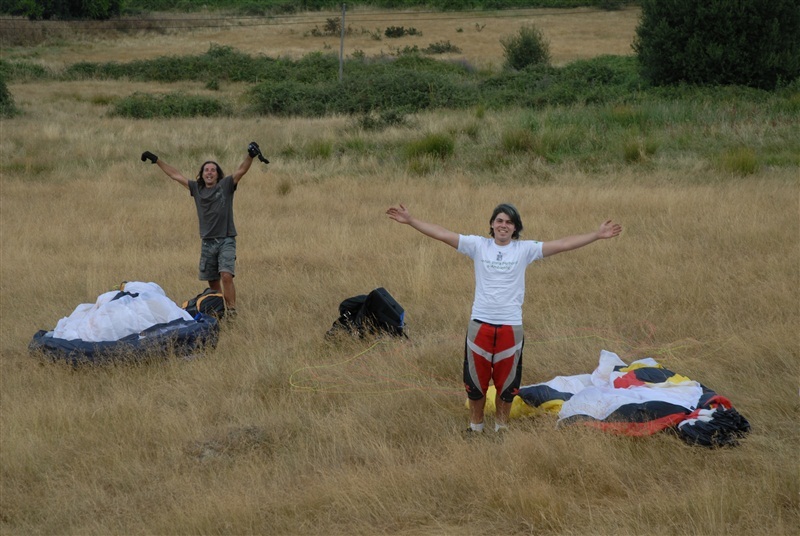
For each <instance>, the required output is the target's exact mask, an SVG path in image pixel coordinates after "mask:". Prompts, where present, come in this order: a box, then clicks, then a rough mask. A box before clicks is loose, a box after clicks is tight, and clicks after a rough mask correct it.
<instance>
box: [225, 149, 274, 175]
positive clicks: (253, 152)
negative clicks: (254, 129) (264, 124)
mask: <svg viewBox="0 0 800 536" xmlns="http://www.w3.org/2000/svg"><path fill="white" fill-rule="evenodd" d="M256 156H257V157H258V158H259V159H261V161H262V162H264V163H265V164H269V160H267V159H266V158H264V155H262V154H261V148H260V147H259V146H258V144H257V143H256V142H254V141H251V142H250V144H249V145H248V146H247V156H246V157H245V158H244V160H243V161H242V163H241V164H239V167H238V168H236V171H234V172H233V175H232V177H233V184H239V181H240V180H242V177H244V174H245V173H247V172H248V170H249V169H250V166H251V165H252V164H253V159H254V158H255V157H256Z"/></svg>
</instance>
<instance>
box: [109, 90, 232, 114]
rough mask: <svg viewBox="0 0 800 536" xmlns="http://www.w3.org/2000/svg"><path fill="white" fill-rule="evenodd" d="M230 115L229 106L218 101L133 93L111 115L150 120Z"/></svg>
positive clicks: (177, 95) (181, 95)
mask: <svg viewBox="0 0 800 536" xmlns="http://www.w3.org/2000/svg"><path fill="white" fill-rule="evenodd" d="M231 113H232V108H231V106H230V105H229V104H227V103H225V102H223V101H220V100H218V99H213V98H208V97H200V96H196V95H185V94H183V93H169V94H165V95H150V94H146V93H134V94H133V95H130V96H129V97H125V98H123V99H120V100H118V101H116V102H115V103H114V106H113V107H112V110H111V115H114V116H122V117H132V118H134V119H151V118H155V117H214V116H225V115H230V114H231Z"/></svg>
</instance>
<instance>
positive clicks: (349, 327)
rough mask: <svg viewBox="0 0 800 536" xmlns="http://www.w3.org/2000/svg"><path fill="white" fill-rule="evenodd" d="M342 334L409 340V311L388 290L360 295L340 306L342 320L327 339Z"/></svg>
mask: <svg viewBox="0 0 800 536" xmlns="http://www.w3.org/2000/svg"><path fill="white" fill-rule="evenodd" d="M342 331H345V332H349V333H351V334H353V335H358V336H359V337H364V336H365V335H366V334H367V333H371V334H382V333H386V334H389V335H392V336H396V337H397V336H405V337H408V335H407V334H406V332H405V310H404V309H403V307H402V306H401V305H400V304H399V303H397V301H396V300H395V299H394V298H393V297H392V295H391V294H389V292H388V291H387V290H386V289H385V288H383V287H380V288H376V289H375V290H373V291H372V292H370V293H369V294H359V295H358V296H353V297H352V298H347V299H346V300H344V301H342V303H340V304H339V318H337V319H336V321H335V322H334V323H333V326H331V329H329V330H328V333H327V334H326V336H333V335H335V334H336V333H339V332H342Z"/></svg>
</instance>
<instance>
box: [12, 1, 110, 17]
mask: <svg viewBox="0 0 800 536" xmlns="http://www.w3.org/2000/svg"><path fill="white" fill-rule="evenodd" d="M4 4H7V5H3V12H7V13H11V14H12V15H21V16H23V17H28V18H29V19H31V20H39V19H46V20H49V19H59V20H70V19H89V20H107V19H110V18H111V17H118V16H119V15H120V11H121V9H122V0H70V1H64V0H16V1H14V0H11V1H8V2H4Z"/></svg>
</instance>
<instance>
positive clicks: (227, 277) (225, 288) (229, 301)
mask: <svg viewBox="0 0 800 536" xmlns="http://www.w3.org/2000/svg"><path fill="white" fill-rule="evenodd" d="M220 276H221V277H222V295H223V296H224V297H225V305H226V306H227V307H228V309H236V286H235V285H234V284H233V274H231V273H230V272H222V273H220Z"/></svg>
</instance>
